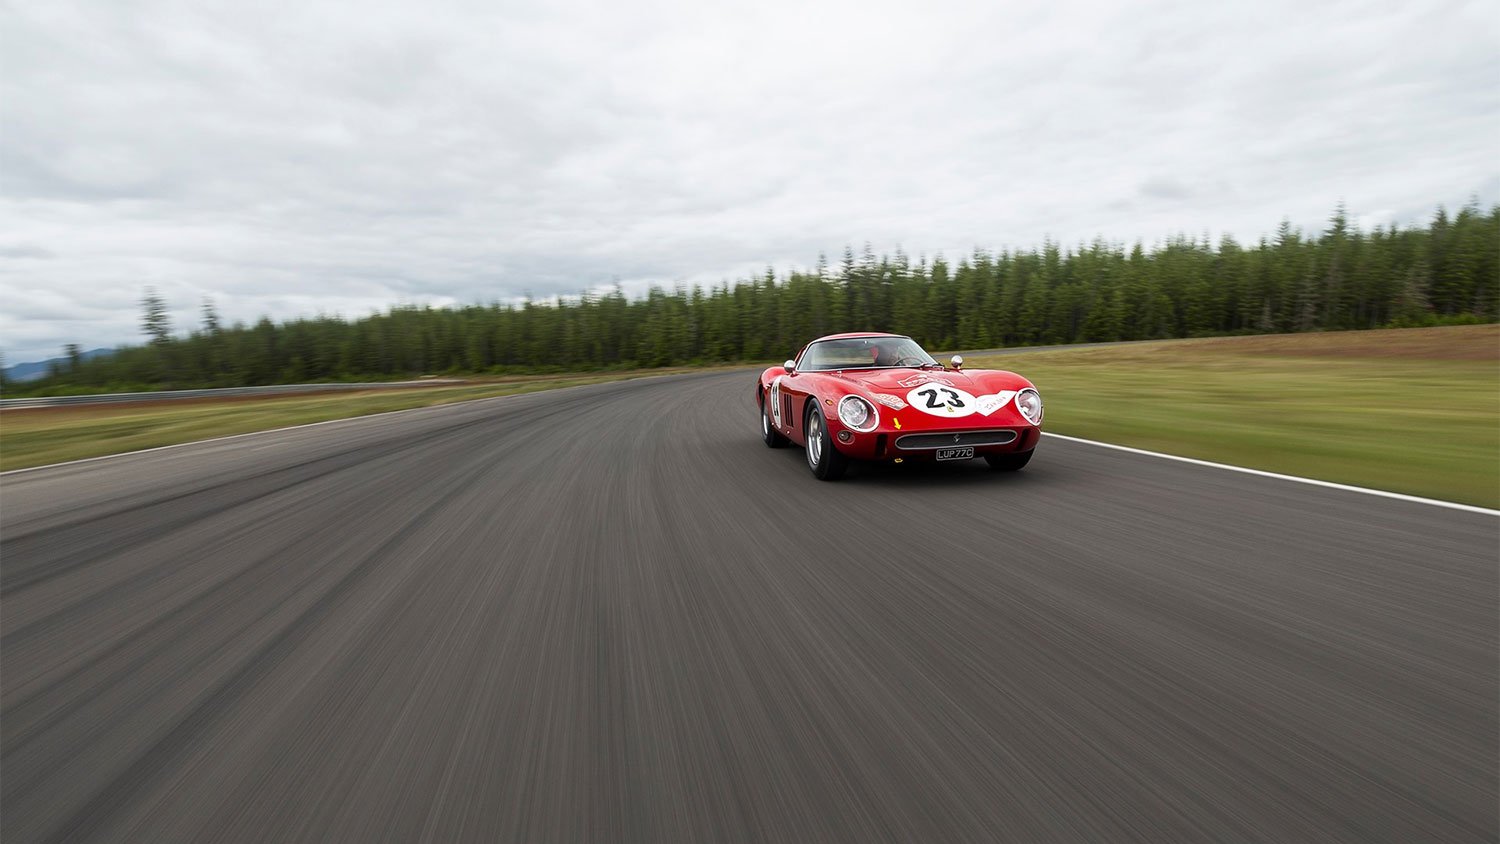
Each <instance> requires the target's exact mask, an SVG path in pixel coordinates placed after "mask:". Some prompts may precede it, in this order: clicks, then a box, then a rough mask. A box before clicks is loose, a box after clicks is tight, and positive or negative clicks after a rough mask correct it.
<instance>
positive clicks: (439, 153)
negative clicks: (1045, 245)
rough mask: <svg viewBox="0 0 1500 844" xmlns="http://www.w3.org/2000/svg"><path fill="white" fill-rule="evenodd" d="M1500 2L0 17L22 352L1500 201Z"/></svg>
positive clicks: (2, 257) (30, 6) (132, 5)
mask: <svg viewBox="0 0 1500 844" xmlns="http://www.w3.org/2000/svg"><path fill="white" fill-rule="evenodd" d="M1497 142H1500V4H1497V3H1495V2H1494V0H1484V2H1473V3H1462V2H1457V3H1430V2H1426V3H1424V2H1410V0H1405V2H1390V3H1333V2H1311V3H1310V2H1306V0H1299V2H1265V1H1264V0H1263V1H1262V2H1255V3H1245V4H1229V3H1212V2H1202V0H1191V2H1134V3H1128V4H1127V3H1117V2H1111V3H1098V4H1077V3H1064V2H1028V3H1004V2H972V3H950V2H944V0H919V1H918V2H913V0H900V2H894V3H880V2H869V0H859V2H848V3H823V2H803V1H802V0H796V2H780V0H755V1H754V2H748V3H743V4H726V3H716V2H707V3H705V2H698V1H697V0H660V1H658V0H645V1H644V2H642V0H632V2H628V3H610V2H603V3H591V2H556V0H545V1H544V2H542V1H539V2H531V3H496V2H480V3H474V4H465V3H453V2H427V3H422V4H417V3H402V4H383V3H381V2H378V0H359V2H347V3H329V2H259V3H253V2H252V3H247V2H243V0H239V2H233V3H215V2H203V0H183V2H176V1H175V0H171V1H164V0H143V2H134V0H97V2H86V3H78V2H69V0H6V1H5V2H4V3H3V4H0V295H3V298H0V350H3V352H4V354H5V360H6V362H7V363H8V364H9V363H17V362H20V361H24V360H33V359H40V358H46V357H52V356H55V355H57V354H58V353H59V347H60V346H61V345H62V344H63V343H68V342H77V343H80V344H82V345H83V346H84V347H85V348H93V347H96V346H112V345H115V344H117V343H121V342H132V343H133V342H138V341H139V340H140V334H139V329H138V323H139V308H138V305H137V302H138V300H139V299H140V297H141V293H142V290H143V288H144V287H146V286H147V285H153V286H155V287H156V288H157V289H158V290H159V291H160V293H161V294H162V295H163V296H164V297H166V298H167V299H168V301H169V303H170V304H171V305H172V306H173V309H174V315H175V317H176V324H177V327H178V328H179V329H180V330H186V329H187V328H188V327H191V326H192V325H193V324H194V323H196V321H197V319H198V315H197V312H198V308H199V305H200V303H201V300H202V299H203V297H205V296H210V297H212V298H213V299H214V300H215V302H217V304H218V307H219V309H220V311H221V312H222V313H223V314H224V316H225V317H226V318H228V319H230V320H235V319H241V320H246V321H252V320H254V319H256V318H258V317H259V316H260V315H262V314H269V315H271V316H272V317H273V318H277V319H280V318H287V317H292V316H296V315H313V314H316V313H318V312H324V313H339V314H344V315H346V316H357V315H362V314H365V313H367V312H369V311H370V310H372V309H377V308H378V309H384V308H385V307H387V306H389V305H391V304H393V303H397V302H431V303H434V304H448V303H468V302H488V301H492V300H496V299H499V300H508V299H512V298H514V297H519V296H522V295H524V294H525V293H527V292H529V293H531V294H532V295H533V296H536V297H545V296H550V295H552V294H556V293H577V292H580V291H582V290H584V289H586V288H593V287H598V286H601V285H606V284H609V283H610V282H611V281H612V280H613V279H616V278H618V279H619V280H620V281H621V282H623V283H624V284H625V285H626V287H627V290H631V291H635V290H639V289H641V288H642V287H643V286H644V285H646V284H648V283H651V282H659V283H662V284H664V285H668V286H670V285H672V284H674V283H679V282H683V283H689V284H691V283H704V284H714V283H717V282H719V281H721V280H723V279H726V278H730V279H733V278H738V277H741V276H743V275H745V274H747V273H751V272H756V271H760V270H763V268H764V267H765V266H766V265H767V264H772V265H774V266H775V267H776V268H777V269H778V270H779V271H784V270H786V269H788V268H790V267H794V266H796V267H808V266H811V265H812V264H813V263H814V262H815V261H816V260H817V257H818V253H819V252H826V253H828V255H829V256H830V258H836V257H837V256H838V255H839V254H840V253H841V252H842V250H843V248H844V246H845V245H846V244H853V245H854V246H855V247H856V248H861V247H862V244H864V243H865V242H867V241H868V242H870V243H871V244H872V245H873V246H874V247H875V249H876V250H877V251H886V250H890V249H893V248H895V247H896V246H898V245H899V246H901V247H902V248H904V249H905V250H906V251H907V252H909V253H911V254H913V255H917V254H924V253H925V254H927V255H933V254H935V253H939V252H943V253H946V254H948V255H949V256H950V257H957V256H958V255H959V254H962V253H965V252H967V251H969V250H971V249H972V248H973V247H975V246H983V247H986V248H999V247H1006V246H1010V247H1017V246H1021V247H1030V246H1034V245H1036V244H1039V243H1040V242H1041V241H1042V240H1043V238H1045V237H1048V236H1050V237H1052V238H1054V239H1056V240H1060V241H1061V242H1063V243H1064V244H1072V243H1077V242H1079V241H1084V240H1091V239H1093V238H1094V237H1095V236H1099V235H1102V236H1104V237H1106V238H1108V239H1111V240H1116V241H1122V242H1133V241H1135V240H1137V239H1140V240H1143V241H1145V243H1146V244H1147V245H1148V246H1149V245H1150V244H1151V243H1153V242H1156V241H1159V240H1161V239H1163V238H1164V237H1165V236H1168V235H1171V234H1173V233H1176V232H1183V231H1185V232H1188V233H1191V234H1201V233H1203V232H1205V231H1208V232H1212V233H1213V234H1214V235H1215V236H1217V234H1218V233H1220V232H1229V233H1232V234H1234V235H1236V236H1238V237H1241V238H1243V239H1246V240H1253V239H1256V238H1258V237H1260V236H1261V235H1262V234H1267V233H1269V232H1271V231H1272V230H1274V228H1275V226H1276V225H1277V223H1278V222H1279V221H1280V220H1281V219H1282V218H1283V217H1290V218H1291V220H1292V221H1293V222H1294V223H1296V224H1298V225H1301V226H1304V227H1309V228H1315V227H1320V226H1321V225H1322V224H1323V221H1324V220H1325V219H1326V218H1327V216H1328V214H1329V212H1330V210H1331V209H1332V208H1333V207H1334V205H1335V204H1336V203H1337V202H1339V201H1340V200H1342V201H1344V202H1345V203H1347V206H1348V208H1349V210H1350V213H1351V215H1352V216H1354V217H1355V218H1356V219H1358V220H1360V221H1361V222H1362V223H1363V224H1364V225H1365V226H1366V227H1367V228H1368V227H1369V226H1372V225H1374V224H1375V223H1389V222H1392V221H1397V222H1402V223H1411V222H1419V221H1422V220H1425V219H1427V218H1428V217H1430V215H1431V213H1432V211H1433V209H1434V208H1435V207H1436V205H1437V204H1438V203H1445V204H1447V205H1448V206H1449V207H1450V208H1451V207H1454V206H1457V205H1461V204H1462V203H1463V202H1465V201H1466V200H1467V199H1468V198H1469V197H1470V196H1471V195H1475V194H1477V195H1478V196H1479V198H1480V199H1481V201H1482V202H1484V203H1485V204H1486V205H1488V204H1489V203H1492V202H1495V201H1497V200H1500V165H1497V161H1500V159H1497V151H1500V148H1497Z"/></svg>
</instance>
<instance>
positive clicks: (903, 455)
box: [830, 425, 1042, 461]
mask: <svg viewBox="0 0 1500 844" xmlns="http://www.w3.org/2000/svg"><path fill="white" fill-rule="evenodd" d="M830 429H831V432H832V433H833V435H834V436H833V438H832V439H833V445H834V448H837V449H838V450H839V452H840V453H841V454H843V455H844V456H846V457H850V458H853V459H855V460H897V459H900V460H903V461H908V460H932V459H933V456H934V454H935V453H936V451H937V450H938V449H940V448H964V447H970V446H972V447H973V449H974V456H975V457H979V456H981V455H985V454H1011V453H1014V452H1018V451H1030V450H1031V449H1033V448H1036V444H1037V442H1038V441H1039V440H1041V437H1042V432H1041V429H1040V428H1038V427H1036V426H1034V425H1024V426H996V427H986V428H982V429H976V428H966V429H960V430H948V431H899V430H882V429H879V428H877V429H876V430H874V431H870V432H868V433H859V432H858V431H851V430H849V429H847V428H844V427H843V426H838V427H834V426H832V425H830ZM846 440H847V441H846Z"/></svg>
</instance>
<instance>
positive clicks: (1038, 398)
mask: <svg viewBox="0 0 1500 844" xmlns="http://www.w3.org/2000/svg"><path fill="white" fill-rule="evenodd" d="M1016 409H1017V410H1019V411H1021V415H1022V416H1024V417H1026V421H1027V422H1030V423H1031V424H1033V425H1040V424H1042V395H1041V393H1038V392H1037V391H1036V390H1033V389H1032V388H1030V387H1027V388H1026V389H1024V390H1022V391H1021V392H1019V393H1016Z"/></svg>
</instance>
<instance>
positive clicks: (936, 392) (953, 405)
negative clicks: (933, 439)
mask: <svg viewBox="0 0 1500 844" xmlns="http://www.w3.org/2000/svg"><path fill="white" fill-rule="evenodd" d="M906 403H907V404H909V405H911V406H912V407H915V408H916V409H917V410H920V411H922V412H923V413H931V414H932V415H933V416H942V417H945V418H948V419H957V418H958V417H960V416H968V415H969V414H971V413H973V412H974V411H976V410H978V409H979V401H978V400H977V399H975V398H974V395H973V394H972V393H970V392H969V391H967V390H960V389H959V388H957V387H945V386H943V385H942V384H919V385H918V386H916V387H913V388H912V390H911V392H909V393H907V394H906Z"/></svg>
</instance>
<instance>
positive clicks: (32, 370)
mask: <svg viewBox="0 0 1500 844" xmlns="http://www.w3.org/2000/svg"><path fill="white" fill-rule="evenodd" d="M114 352H115V350H114V349H90V350H88V351H87V352H84V353H83V359H84V360H88V359H89V358H96V357H99V356H101V355H112V354H114ZM67 362H68V359H67V358H48V359H47V360H39V361H33V362H31V363H18V364H16V365H15V366H7V367H6V368H5V377H6V378H7V379H9V380H11V381H35V380H36V379H38V378H41V377H42V376H44V375H46V374H47V367H49V366H51V365H52V364H54V363H56V364H59V365H61V364H65V363H67Z"/></svg>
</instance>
